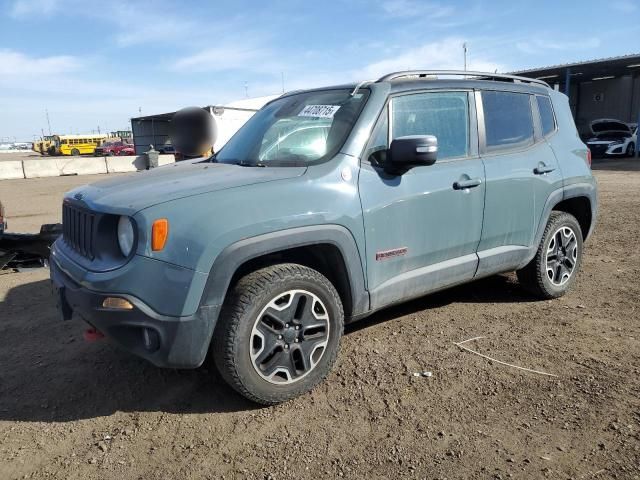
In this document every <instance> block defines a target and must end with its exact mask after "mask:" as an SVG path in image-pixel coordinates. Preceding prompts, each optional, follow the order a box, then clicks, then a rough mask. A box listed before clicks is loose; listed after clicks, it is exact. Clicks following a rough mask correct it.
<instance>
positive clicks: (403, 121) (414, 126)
mask: <svg viewBox="0 0 640 480" xmlns="http://www.w3.org/2000/svg"><path fill="white" fill-rule="evenodd" d="M392 112H393V119H392V138H398V137H406V136H409V135H435V136H436V138H437V139H438V159H445V158H455V157H466V156H467V155H468V154H469V96H468V94H467V93H466V92H429V93H418V94H413V95H405V96H402V97H397V98H394V99H393V108H392Z"/></svg>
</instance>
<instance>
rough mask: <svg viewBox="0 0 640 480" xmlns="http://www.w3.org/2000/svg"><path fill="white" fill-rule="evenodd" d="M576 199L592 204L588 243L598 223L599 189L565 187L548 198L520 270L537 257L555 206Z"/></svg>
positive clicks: (590, 186)
mask: <svg viewBox="0 0 640 480" xmlns="http://www.w3.org/2000/svg"><path fill="white" fill-rule="evenodd" d="M576 197H586V198H588V199H589V202H590V204H591V226H590V227H589V231H588V232H585V237H584V239H585V241H586V240H587V239H588V238H589V236H590V235H591V233H592V232H593V229H594V227H595V222H596V213H597V209H598V190H597V187H596V185H594V184H592V183H573V184H569V185H565V186H564V187H562V188H559V189H557V190H554V191H553V192H551V194H550V195H549V197H548V198H547V201H546V203H545V205H544V210H543V211H542V216H541V217H540V221H539V222H538V228H537V230H536V236H535V238H534V240H533V244H532V245H531V246H530V247H529V251H528V252H527V257H526V261H524V262H522V264H520V265H519V266H518V269H520V268H523V267H525V266H526V265H527V264H528V263H529V262H530V261H531V260H532V259H533V257H535V255H536V252H537V251H538V245H539V244H540V241H541V240H542V235H543V233H544V229H545V228H546V226H547V222H548V221H549V217H550V216H551V212H552V211H553V209H554V208H555V206H556V205H558V204H559V203H560V202H562V201H563V200H567V199H569V198H576Z"/></svg>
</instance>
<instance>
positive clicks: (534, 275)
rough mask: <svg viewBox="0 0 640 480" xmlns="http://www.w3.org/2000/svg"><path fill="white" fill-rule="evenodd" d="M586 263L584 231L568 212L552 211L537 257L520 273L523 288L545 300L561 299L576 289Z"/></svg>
mask: <svg viewBox="0 0 640 480" xmlns="http://www.w3.org/2000/svg"><path fill="white" fill-rule="evenodd" d="M581 263H582V230H581V228H580V224H579V223H578V221H577V220H576V218H575V217H574V216H573V215H571V214H569V213H566V212H556V211H554V212H551V215H550V216H549V221H548V222H547V226H546V228H545V230H544V233H543V234H542V240H541V241H540V245H539V246H538V251H537V252H536V256H535V257H534V258H533V260H531V262H529V264H528V265H527V266H526V267H524V268H523V269H521V270H518V272H517V274H518V280H519V281H520V283H521V284H522V286H523V287H524V288H525V289H526V290H528V291H529V292H531V293H532V294H534V295H535V296H537V297H540V298H542V299H551V298H558V297H561V296H562V295H564V294H565V293H567V291H568V290H569V289H570V288H571V287H572V286H573V284H574V283H575V281H576V277H577V276H578V271H579V270H580V265H581Z"/></svg>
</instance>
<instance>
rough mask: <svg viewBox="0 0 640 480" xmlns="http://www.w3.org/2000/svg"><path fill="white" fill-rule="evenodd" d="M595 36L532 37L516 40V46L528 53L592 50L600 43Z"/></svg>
mask: <svg viewBox="0 0 640 480" xmlns="http://www.w3.org/2000/svg"><path fill="white" fill-rule="evenodd" d="M601 43H602V42H601V41H600V39H599V38H597V37H590V38H583V39H580V40H564V41H563V40H561V39H556V40H543V39H541V38H534V39H532V40H527V41H523V42H517V43H516V48H517V49H518V50H520V51H522V52H524V53H527V54H530V55H536V54H545V53H548V52H549V51H555V52H559V51H570V50H593V49H596V48H598V47H600V45H601Z"/></svg>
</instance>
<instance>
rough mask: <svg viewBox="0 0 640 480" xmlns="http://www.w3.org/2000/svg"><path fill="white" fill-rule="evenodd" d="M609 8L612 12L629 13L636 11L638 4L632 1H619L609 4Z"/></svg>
mask: <svg viewBox="0 0 640 480" xmlns="http://www.w3.org/2000/svg"><path fill="white" fill-rule="evenodd" d="M611 7H612V8H613V9H614V10H618V11H619V12H623V13H631V12H635V11H636V10H638V3H637V2H634V1H632V0H620V1H617V2H613V3H612V4H611Z"/></svg>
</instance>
